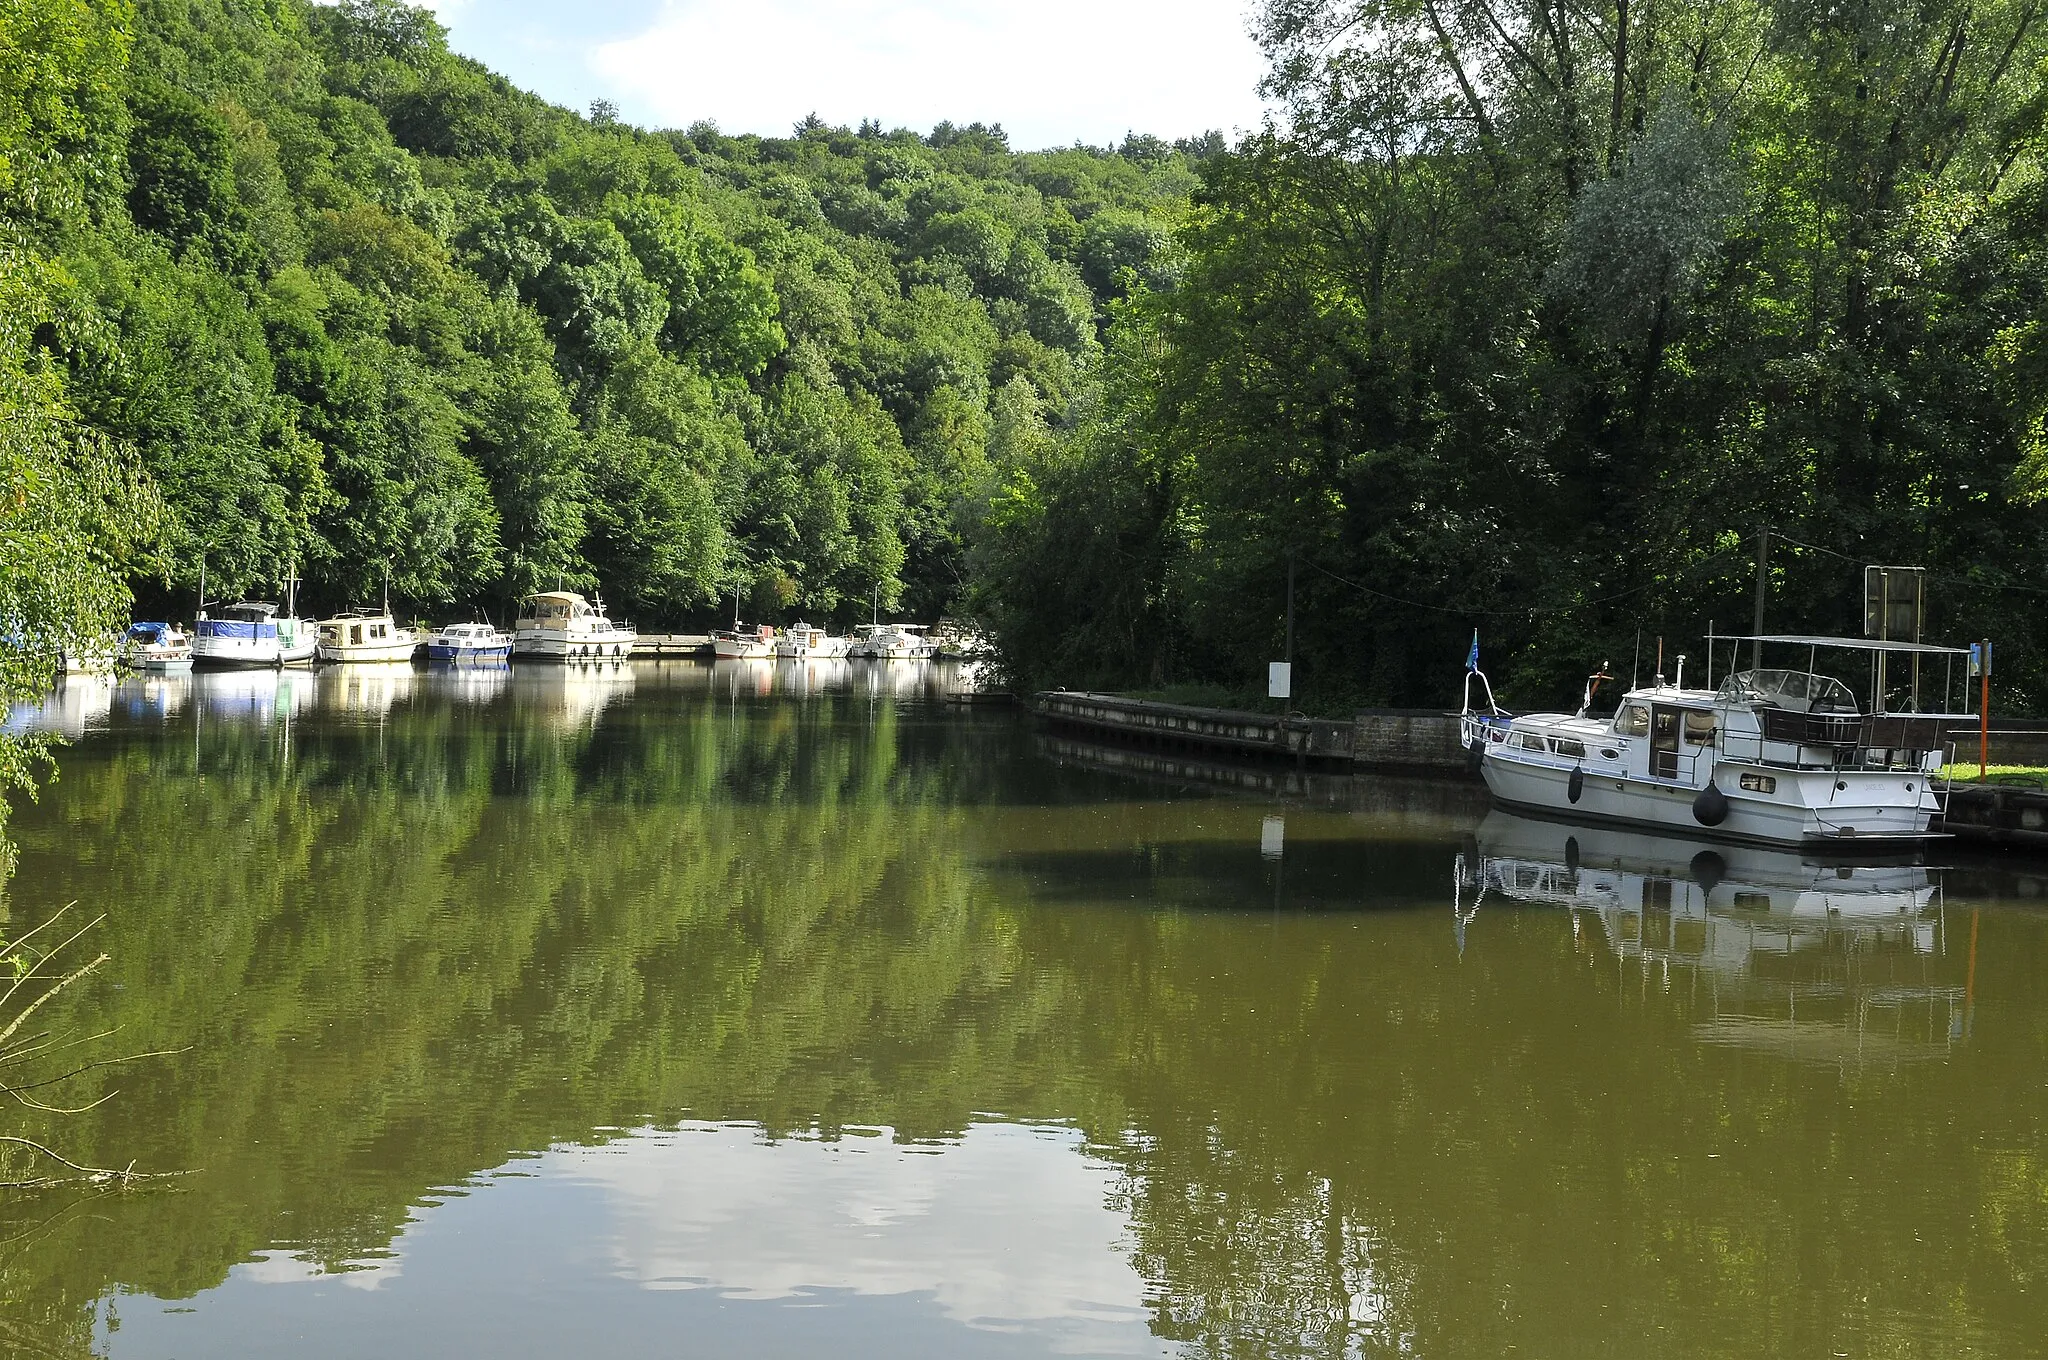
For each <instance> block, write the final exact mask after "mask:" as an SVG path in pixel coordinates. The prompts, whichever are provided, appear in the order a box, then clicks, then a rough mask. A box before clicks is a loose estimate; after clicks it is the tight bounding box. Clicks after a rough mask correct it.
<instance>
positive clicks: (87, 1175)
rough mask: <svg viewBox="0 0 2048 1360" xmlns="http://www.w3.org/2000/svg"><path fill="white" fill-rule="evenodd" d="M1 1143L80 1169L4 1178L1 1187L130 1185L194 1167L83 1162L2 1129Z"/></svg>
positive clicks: (187, 1172)
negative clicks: (72, 1173)
mask: <svg viewBox="0 0 2048 1360" xmlns="http://www.w3.org/2000/svg"><path fill="white" fill-rule="evenodd" d="M0 1143H13V1144H15V1145H16V1146H19V1147H25V1148H29V1149H31V1150H32V1151H35V1152H40V1153H41V1154H43V1156H45V1157H48V1158H49V1159H50V1160H51V1161H53V1162H61V1163H63V1164H64V1165H65V1166H68V1167H70V1168H71V1169H72V1170H73V1171H76V1172H78V1173H79V1174H78V1175H76V1176H42V1177H37V1178H35V1179H33V1180H25V1181H0V1190H31V1189H41V1188H42V1187H44V1186H50V1185H69V1184H71V1183H73V1182H75V1181H80V1180H83V1181H85V1182H87V1183H88V1184H92V1185H110V1184H111V1185H120V1186H127V1185H132V1184H134V1183H135V1182H137V1181H160V1180H169V1179H170V1178H172V1177H174V1176H189V1175H191V1174H192V1173H191V1172H190V1171H137V1170H136V1169H135V1163H133V1162H130V1163H128V1165H127V1166H126V1167H123V1168H120V1169H118V1170H117V1169H115V1168H113V1167H106V1166H80V1165H79V1164H78V1163H77V1162H74V1161H72V1160H71V1159H70V1158H69V1157H66V1156H64V1155H63V1154H62V1153H59V1152H54V1151H52V1150H51V1149H49V1148H47V1147H44V1146H43V1145H42V1144H41V1143H38V1142H37V1141H36V1140H35V1139H33V1138H20V1137H16V1136H15V1135H14V1134H11V1133H0Z"/></svg>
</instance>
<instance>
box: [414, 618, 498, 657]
mask: <svg viewBox="0 0 2048 1360" xmlns="http://www.w3.org/2000/svg"><path fill="white" fill-rule="evenodd" d="M511 655H512V635H511V634H510V633H508V632H506V631H504V630H503V629H502V628H494V627H492V626H491V625H490V624H488V623H450V624H444V625H443V626H441V627H439V628H436V629H435V630H434V631H433V632H431V633H429V634H428V635H427V660H429V661H441V662H456V663H465V662H466V663H470V664H484V665H491V664H494V663H497V662H502V661H505V660H507V659H509V658H510V657H511Z"/></svg>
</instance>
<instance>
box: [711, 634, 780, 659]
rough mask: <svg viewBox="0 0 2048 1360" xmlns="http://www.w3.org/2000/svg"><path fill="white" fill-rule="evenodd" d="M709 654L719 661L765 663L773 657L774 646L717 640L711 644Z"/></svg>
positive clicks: (764, 643)
mask: <svg viewBox="0 0 2048 1360" xmlns="http://www.w3.org/2000/svg"><path fill="white" fill-rule="evenodd" d="M711 654H712V655H713V656H715V657H717V658H718V659H719V660H720V661H767V660H770V659H772V658H773V657H774V655H775V644H774V643H772V642H738V641H734V640H733V639H731V638H718V639H716V640H715V641H713V642H712V644H711Z"/></svg>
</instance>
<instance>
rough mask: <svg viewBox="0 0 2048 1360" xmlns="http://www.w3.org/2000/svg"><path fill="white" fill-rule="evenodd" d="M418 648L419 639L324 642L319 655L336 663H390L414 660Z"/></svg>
mask: <svg viewBox="0 0 2048 1360" xmlns="http://www.w3.org/2000/svg"><path fill="white" fill-rule="evenodd" d="M417 650H419V642H418V640H417V639H407V640H405V641H401V642H377V643H367V642H366V643H360V644H356V645H349V644H346V643H344V644H342V645H340V646H334V645H332V644H330V643H325V642H323V643H321V644H320V646H319V656H320V660H322V661H327V662H331V663H334V664H336V665H357V664H361V663H365V662H369V663H377V664H385V665H388V664H390V663H392V662H398V661H410V660H412V654H413V653H414V652H415V651H417Z"/></svg>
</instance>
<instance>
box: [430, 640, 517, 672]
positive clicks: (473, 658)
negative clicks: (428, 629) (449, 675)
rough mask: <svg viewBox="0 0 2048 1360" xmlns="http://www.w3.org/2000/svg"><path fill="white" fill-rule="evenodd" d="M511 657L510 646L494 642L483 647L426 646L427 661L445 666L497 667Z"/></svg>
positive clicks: (446, 644) (437, 644) (435, 643)
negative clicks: (479, 665)
mask: <svg viewBox="0 0 2048 1360" xmlns="http://www.w3.org/2000/svg"><path fill="white" fill-rule="evenodd" d="M511 656H512V644H511V643H509V642H496V643H491V644H489V645H487V646H483V647H456V646H451V645H450V644H448V643H445V642H429V643H428V644H427V660H429V661H434V662H439V663H443V664H447V665H478V664H481V665H491V666H495V665H498V664H500V663H502V662H504V661H506V660H509V659H510V658H511Z"/></svg>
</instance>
